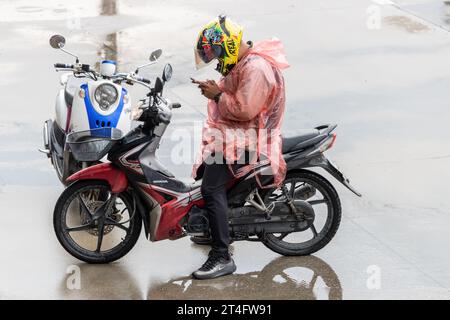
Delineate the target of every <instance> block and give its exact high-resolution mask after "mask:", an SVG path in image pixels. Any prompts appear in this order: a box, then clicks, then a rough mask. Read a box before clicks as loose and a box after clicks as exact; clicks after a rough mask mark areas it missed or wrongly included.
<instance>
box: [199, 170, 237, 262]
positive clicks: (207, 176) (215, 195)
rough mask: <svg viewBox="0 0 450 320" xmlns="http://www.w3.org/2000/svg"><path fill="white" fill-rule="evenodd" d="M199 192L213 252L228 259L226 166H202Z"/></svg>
mask: <svg viewBox="0 0 450 320" xmlns="http://www.w3.org/2000/svg"><path fill="white" fill-rule="evenodd" d="M204 165H205V171H204V172H203V181H202V186H201V192H202V196H203V199H204V200H205V209H206V211H207V212H208V216H209V226H210V228H211V236H212V250H213V252H215V253H217V254H220V255H224V256H225V257H227V258H228V257H229V253H228V246H229V244H230V233H229V229H228V201H227V189H226V184H227V183H228V182H229V181H230V180H231V178H232V174H231V172H230V170H229V168H228V165H227V164H225V163H224V164H216V163H213V164H204Z"/></svg>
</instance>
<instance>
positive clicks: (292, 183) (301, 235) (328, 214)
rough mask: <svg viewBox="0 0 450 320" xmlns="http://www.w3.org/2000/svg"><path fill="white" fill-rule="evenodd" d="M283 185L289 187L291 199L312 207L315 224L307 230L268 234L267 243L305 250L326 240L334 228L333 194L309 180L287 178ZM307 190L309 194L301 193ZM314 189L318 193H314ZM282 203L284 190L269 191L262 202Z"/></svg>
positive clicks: (295, 177) (305, 178)
mask: <svg viewBox="0 0 450 320" xmlns="http://www.w3.org/2000/svg"><path fill="white" fill-rule="evenodd" d="M284 185H285V186H286V187H287V189H288V192H289V194H290V196H291V197H292V199H294V200H304V201H306V202H308V203H309V204H310V205H311V206H312V208H313V209H314V215H315V217H314V221H313V223H312V224H311V226H310V227H309V228H308V229H307V230H305V231H299V232H292V233H276V234H273V233H266V234H265V235H264V240H265V241H269V242H271V243H272V244H274V245H276V246H279V247H281V248H284V249H288V250H293V251H301V250H306V249H308V248H311V247H312V246H314V245H316V244H317V243H319V242H321V241H323V240H324V238H325V237H326V236H327V234H328V231H329V230H330V228H331V226H332V222H333V216H334V208H333V205H332V198H331V195H330V193H329V192H328V191H327V190H326V188H325V187H324V186H322V185H321V184H320V183H318V182H317V181H315V180H313V179H310V178H308V177H302V176H294V177H288V178H287V179H286V180H285V181H284ZM302 188H303V189H302ZM304 189H310V192H308V190H305V191H304V192H302V190H304ZM313 190H315V192H314V193H313ZM283 200H286V197H285V195H284V193H283V192H282V191H281V188H278V189H270V190H268V191H267V192H266V193H265V194H264V196H263V201H264V203H265V204H266V205H268V204H269V203H270V202H273V201H283ZM318 207H321V208H320V210H317V209H318ZM308 233H309V235H308Z"/></svg>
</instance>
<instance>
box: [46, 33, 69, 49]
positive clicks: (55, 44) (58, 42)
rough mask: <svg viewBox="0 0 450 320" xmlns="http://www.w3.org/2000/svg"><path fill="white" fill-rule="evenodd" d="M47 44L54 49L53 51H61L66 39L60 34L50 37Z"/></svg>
mask: <svg viewBox="0 0 450 320" xmlns="http://www.w3.org/2000/svg"><path fill="white" fill-rule="evenodd" d="M49 42H50V46H51V47H52V48H54V49H61V48H63V47H64V45H65V44H66V39H65V38H64V37H63V36H62V35H60V34H55V35H53V36H51V37H50V41H49Z"/></svg>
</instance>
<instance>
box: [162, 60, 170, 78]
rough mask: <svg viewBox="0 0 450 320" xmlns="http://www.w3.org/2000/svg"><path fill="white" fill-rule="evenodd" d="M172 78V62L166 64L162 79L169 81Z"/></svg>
mask: <svg viewBox="0 0 450 320" xmlns="http://www.w3.org/2000/svg"><path fill="white" fill-rule="evenodd" d="M171 78H172V66H171V65H170V63H168V64H166V65H165V67H164V71H163V74H162V79H163V81H164V82H167V81H169V80H170V79H171Z"/></svg>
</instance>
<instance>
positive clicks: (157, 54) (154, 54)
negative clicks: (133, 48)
mask: <svg viewBox="0 0 450 320" xmlns="http://www.w3.org/2000/svg"><path fill="white" fill-rule="evenodd" d="M161 55H162V50H161V49H157V50H155V51H153V52H152V53H151V54H150V57H149V60H150V61H152V62H153V61H156V60H158V59H159V57H161Z"/></svg>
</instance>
